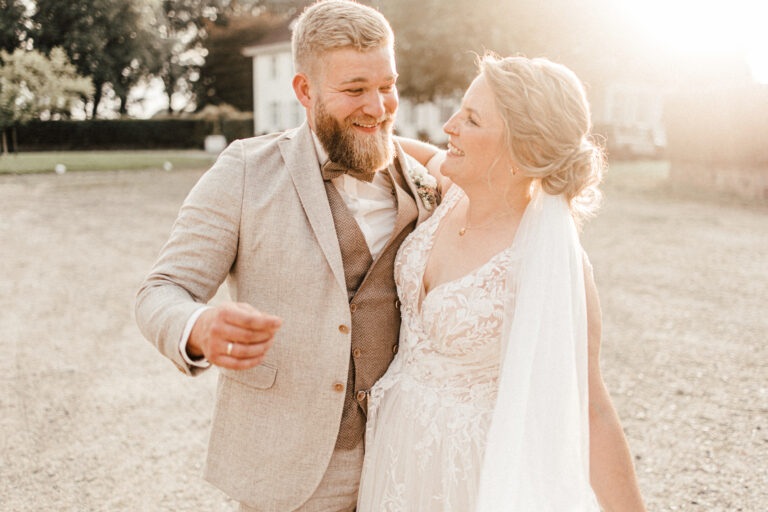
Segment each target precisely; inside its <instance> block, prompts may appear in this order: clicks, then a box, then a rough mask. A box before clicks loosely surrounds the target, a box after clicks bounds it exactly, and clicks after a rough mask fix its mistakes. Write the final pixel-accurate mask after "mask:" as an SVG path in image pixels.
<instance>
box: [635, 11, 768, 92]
mask: <svg viewBox="0 0 768 512" xmlns="http://www.w3.org/2000/svg"><path fill="white" fill-rule="evenodd" d="M624 8H625V9H626V10H627V12H629V13H630V14H631V15H632V17H633V18H634V19H635V21H636V23H637V24H638V26H640V28H641V30H642V31H643V32H645V33H646V34H647V35H648V37H650V38H651V39H652V40H654V41H655V42H657V43H658V44H660V45H664V46H665V47H668V48H670V49H671V50H673V51H677V52H680V53H698V54H701V53H711V52H738V53H741V54H743V55H745V56H746V57H747V59H748V62H749V65H750V67H751V68H752V73H753V75H754V77H755V79H757V80H758V81H759V82H762V83H768V0H727V1H712V0H643V1H639V0H625V5H624Z"/></svg>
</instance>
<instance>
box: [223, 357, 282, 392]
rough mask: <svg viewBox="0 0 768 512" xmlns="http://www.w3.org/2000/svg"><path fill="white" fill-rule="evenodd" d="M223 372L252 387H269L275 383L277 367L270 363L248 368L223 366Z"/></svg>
mask: <svg viewBox="0 0 768 512" xmlns="http://www.w3.org/2000/svg"><path fill="white" fill-rule="evenodd" d="M221 374H222V375H224V376H225V377H227V378H230V379H232V380H235V381H237V382H239V383H241V384H245V385H246V386H250V387H252V388H257V389H269V388H271V387H272V386H273V385H274V384H275V378H276V377H277V367H276V366H273V365H271V364H269V363H261V364H260V365H259V366H256V367H254V368H250V369H248V370H230V369H228V368H222V369H221Z"/></svg>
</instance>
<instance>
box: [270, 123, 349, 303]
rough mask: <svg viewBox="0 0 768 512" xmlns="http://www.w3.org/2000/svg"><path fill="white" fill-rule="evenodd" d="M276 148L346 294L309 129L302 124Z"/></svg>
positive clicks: (335, 239) (337, 242)
mask: <svg viewBox="0 0 768 512" xmlns="http://www.w3.org/2000/svg"><path fill="white" fill-rule="evenodd" d="M278 144H279V146H280V152H281V153H282V155H283V160H285V165H286V167H287V168H288V172H290V173H291V178H292V179H293V185H294V187H296V192H297V193H298V194H299V199H300V200H301V205H302V206H303V207H304V212H305V213H306V214H307V219H308V220H309V224H310V226H312V230H313V231H314V232H315V236H316V237H317V241H318V243H319V244H320V248H321V249H322V251H323V253H324V254H325V257H326V259H327V260H328V265H329V266H330V267H331V271H332V272H333V275H334V277H336V280H337V281H338V283H339V286H341V287H342V289H344V290H346V289H347V286H346V281H345V278H344V265H343V263H342V259H341V250H340V249H339V240H338V238H337V236H336V228H335V227H334V224H333V215H332V214H331V207H330V206H329V204H328V196H327V195H326V192H325V186H324V185H323V178H322V176H321V175H320V164H319V163H318V161H317V154H316V153H315V146H314V142H313V140H312V133H311V132H310V129H309V125H308V124H307V123H306V122H304V124H302V125H301V126H300V127H299V128H297V129H296V130H294V131H293V132H292V133H291V134H290V135H288V136H287V137H285V138H283V139H281V140H280V141H279V142H278Z"/></svg>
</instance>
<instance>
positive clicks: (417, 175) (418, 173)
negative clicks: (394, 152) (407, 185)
mask: <svg viewBox="0 0 768 512" xmlns="http://www.w3.org/2000/svg"><path fill="white" fill-rule="evenodd" d="M405 172H406V173H408V176H410V178H411V181H413V184H414V185H416V192H418V194H419V197H420V198H421V202H422V203H423V204H424V208H426V210H427V211H432V209H433V208H434V207H435V206H436V205H437V180H436V179H435V177H434V176H432V175H431V174H429V173H428V172H427V171H426V169H424V168H423V167H411V168H409V169H407V170H406V171H405Z"/></svg>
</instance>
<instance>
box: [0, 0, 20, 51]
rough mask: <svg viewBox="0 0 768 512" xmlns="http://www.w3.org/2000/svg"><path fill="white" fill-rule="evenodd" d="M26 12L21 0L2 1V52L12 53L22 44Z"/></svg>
mask: <svg viewBox="0 0 768 512" xmlns="http://www.w3.org/2000/svg"><path fill="white" fill-rule="evenodd" d="M25 12H26V8H25V7H24V3H23V2H22V1H21V0H0V50H5V51H7V52H12V51H13V50H15V49H16V48H18V47H19V44H21V38H22V36H23V35H24V32H25V28H26V27H25V26H24V21H25V19H26V15H25Z"/></svg>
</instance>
